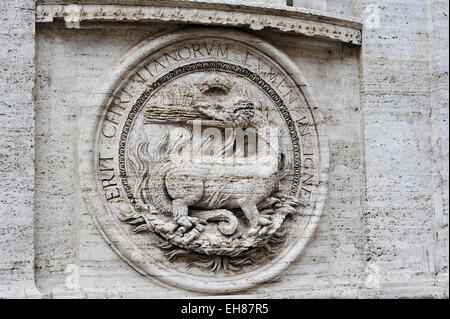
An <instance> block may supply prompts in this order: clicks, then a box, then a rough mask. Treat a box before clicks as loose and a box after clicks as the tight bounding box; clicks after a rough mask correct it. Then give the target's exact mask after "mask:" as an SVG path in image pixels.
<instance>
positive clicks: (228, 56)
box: [80, 28, 328, 293]
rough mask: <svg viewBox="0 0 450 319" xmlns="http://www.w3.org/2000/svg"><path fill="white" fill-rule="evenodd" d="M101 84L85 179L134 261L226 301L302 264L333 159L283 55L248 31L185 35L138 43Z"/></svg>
mask: <svg viewBox="0 0 450 319" xmlns="http://www.w3.org/2000/svg"><path fill="white" fill-rule="evenodd" d="M102 84H103V87H102V88H101V89H99V90H98V92H95V93H96V94H94V98H93V105H94V108H92V107H91V108H89V111H86V112H85V113H86V116H85V119H86V125H87V127H91V130H86V131H85V132H84V134H83V136H82V140H81V143H82V145H83V149H82V151H81V154H80V158H81V164H80V169H81V175H80V176H81V182H82V188H83V192H84V194H85V198H86V203H87V205H88V209H89V211H90V213H91V214H92V216H93V218H94V220H95V221H96V224H97V226H98V227H99V229H100V231H101V232H102V234H103V235H104V237H105V239H106V240H107V241H108V242H110V243H111V244H112V247H113V249H114V250H115V251H116V252H117V253H118V254H119V255H120V256H121V257H122V258H123V259H124V260H125V261H127V262H128V263H129V264H130V265H131V266H132V267H133V268H135V269H136V270H138V271H139V272H140V273H142V274H143V275H146V276H151V277H152V278H157V279H158V280H161V281H163V282H166V283H168V284H171V285H174V286H177V287H181V288H185V289H189V290H195V291H202V292H213V293H226V292H232V291H237V290H242V289H246V288H249V287H252V286H254V285H256V284H259V283H262V282H265V281H267V280H270V279H272V278H273V277H274V276H276V275H278V274H279V273H280V272H281V271H283V270H284V269H285V268H287V267H288V265H289V264H290V263H291V262H292V261H294V260H295V258H296V257H297V256H298V255H299V254H300V252H301V251H302V249H303V247H304V246H305V244H306V243H307V241H308V239H309V238H310V237H311V235H312V233H313V231H314V229H315V228H316V226H317V223H318V219H319V216H320V214H321V211H322V208H323V203H324V200H325V196H326V179H327V169H328V164H327V161H328V153H327V147H326V143H327V142H326V138H324V137H323V136H322V135H321V134H320V133H319V132H320V130H319V128H318V124H317V123H318V119H317V117H318V114H316V113H315V111H314V109H315V107H314V103H313V101H312V99H311V95H310V94H309V93H308V90H307V89H306V84H305V81H304V79H303V78H302V76H301V72H300V70H299V69H298V67H297V66H296V65H295V64H294V63H293V62H292V61H290V60H289V58H288V57H287V56H286V55H285V54H284V53H282V52H281V51H280V50H278V49H276V48H275V47H273V46H272V45H270V44H269V43H267V42H265V41H263V40H261V39H259V38H256V37H254V36H251V35H248V34H245V33H241V32H236V31H225V30H222V29H198V28H194V29H186V30H182V31H179V32H176V33H171V34H166V35H161V36H160V37H157V38H154V37H152V38H151V39H149V40H146V41H144V42H142V43H140V44H139V45H137V46H136V47H135V48H134V49H132V50H130V51H129V52H128V53H127V54H126V55H125V56H124V57H123V59H122V60H121V62H120V63H119V64H118V65H117V66H116V67H115V68H114V71H113V72H111V73H110V74H108V75H107V76H105V79H104V80H103V83H102ZM105 93H106V94H105ZM89 112H98V113H97V116H92V114H90V113H89Z"/></svg>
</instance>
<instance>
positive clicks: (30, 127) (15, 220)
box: [0, 0, 39, 298]
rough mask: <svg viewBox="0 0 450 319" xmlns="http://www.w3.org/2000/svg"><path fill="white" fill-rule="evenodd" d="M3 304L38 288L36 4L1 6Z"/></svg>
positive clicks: (0, 245)
mask: <svg viewBox="0 0 450 319" xmlns="http://www.w3.org/2000/svg"><path fill="white" fill-rule="evenodd" d="M0 14H1V16H2V18H1V24H0V47H1V49H0V64H1V66H2V71H1V80H0V81H1V85H0V125H1V127H2V130H1V133H0V167H1V168H0V172H1V179H0V193H1V200H0V237H1V240H0V298H1V297H14V296H31V295H32V296H38V295H39V292H38V291H37V290H36V289H35V285H34V227H33V222H34V220H33V210H34V146H35V143H34V136H35V135H34V127H35V126H34V106H35V105H34V99H33V88H34V67H35V64H34V43H35V37H34V35H35V33H34V30H35V23H34V16H35V12H34V1H32V0H24V1H14V2H2V3H1V4H0Z"/></svg>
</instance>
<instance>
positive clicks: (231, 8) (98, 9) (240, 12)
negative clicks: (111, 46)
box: [36, 0, 362, 45]
mask: <svg viewBox="0 0 450 319" xmlns="http://www.w3.org/2000/svg"><path fill="white" fill-rule="evenodd" d="M114 2H116V3H117V2H118V1H109V2H108V3H114ZM129 2H133V1H129ZM41 3H42V0H41ZM134 3H136V5H120V4H119V5H118V4H103V5H98V4H80V5H73V4H67V5H66V4H48V3H47V4H37V5H36V22H52V21H54V19H64V20H65V21H66V23H67V24H72V25H73V24H75V25H76V24H77V23H79V22H80V21H124V22H172V23H193V24H203V25H219V26H234V27H246V28H249V29H252V30H262V29H267V30H274V31H280V32H288V33H295V34H300V35H304V36H309V37H316V38H323V39H328V40H334V41H341V42H346V43H352V44H356V45H361V30H362V23H361V21H360V20H359V19H357V18H354V17H347V16H339V15H330V14H325V13H322V12H319V11H316V10H308V9H301V8H292V7H287V6H268V7H264V8H263V7H260V6H257V5H240V4H236V2H235V1H230V2H229V3H227V4H223V3H211V2H210V1H209V2H203V1H200V2H197V1H196V2H187V1H171V2H170V3H169V2H165V1H161V2H159V1H158V2H156V3H149V2H145V5H138V4H139V3H140V2H139V1H134ZM141 3H142V1H141ZM233 3H235V4H233Z"/></svg>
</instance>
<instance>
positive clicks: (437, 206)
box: [0, 0, 449, 298]
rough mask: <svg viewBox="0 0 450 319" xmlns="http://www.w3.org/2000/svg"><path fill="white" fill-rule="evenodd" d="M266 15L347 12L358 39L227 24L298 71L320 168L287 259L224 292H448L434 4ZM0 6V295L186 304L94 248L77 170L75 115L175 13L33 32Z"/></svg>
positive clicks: (301, 8) (440, 10) (441, 83)
mask: <svg viewBox="0 0 450 319" xmlns="http://www.w3.org/2000/svg"><path fill="white" fill-rule="evenodd" d="M37 2H38V5H39V4H52V3H54V1H51V0H40V1H37ZM69 2H70V3H73V2H74V1H67V2H64V1H58V3H69ZM142 2H143V1H142V0H136V1H134V0H122V1H110V0H105V1H78V3H89V4H93V3H96V4H111V3H116V4H136V3H138V4H142ZM151 2H152V3H153V4H154V3H155V1H151ZM184 2H185V3H187V2H190V1H184ZM192 2H196V3H197V4H198V3H200V5H208V6H211V3H213V4H214V3H219V2H220V3H221V4H222V5H223V4H226V5H228V6H231V8H232V10H237V9H238V8H240V9H241V10H249V9H248V6H250V7H252V8H258V6H262V7H266V8H265V9H263V10H261V11H258V12H264V13H265V14H268V15H269V14H270V15H274V16H275V15H277V14H279V13H278V11H264V10H268V9H267V5H265V2H264V1H257V0H255V1H247V2H245V8H244V7H239V5H240V4H242V2H241V1H192ZM159 3H161V5H166V4H167V1H160V2H159ZM233 6H237V7H233ZM218 7H219V6H218ZM280 8H281V9H283V8H286V9H287V10H291V11H289V12H291V13H290V14H291V16H290V17H292V16H295V17H296V18H298V19H304V15H303V14H308V15H309V14H310V13H312V14H313V16H314V15H315V16H320V18H318V19H319V20H316V21H320V22H323V21H326V23H329V21H333V22H332V23H331V24H333V25H335V23H338V22H336V21H338V20H333V19H337V18H339V19H341V18H342V17H344V18H342V19H343V20H342V21H344V22H342V23H343V24H345V27H346V28H348V29H347V30H350V29H351V30H357V27H355V26H357V25H358V19H359V17H360V18H361V21H362V22H363V28H362V41H361V43H362V44H361V46H360V45H359V44H358V41H356V43H355V41H353V43H354V44H350V43H347V42H351V41H347V40H346V39H345V38H343V37H340V38H335V39H333V38H332V37H327V36H323V35H321V34H319V31H318V30H314V32H315V33H303V32H304V30H302V31H301V32H297V31H295V30H294V29H293V28H291V27H290V26H283V27H279V28H278V29H277V27H275V26H274V27H272V28H270V29H262V30H261V29H258V28H257V27H252V26H251V25H250V26H249V25H247V24H246V25H238V27H239V28H240V29H242V30H244V31H245V32H248V33H250V34H252V35H254V36H257V37H259V38H261V39H264V40H265V41H268V42H269V43H272V44H273V45H274V46H276V47H278V48H279V49H281V50H282V51H284V52H285V53H286V54H287V55H288V57H289V58H290V59H291V60H292V61H293V62H294V63H295V64H296V65H297V66H298V67H300V68H301V70H302V73H303V74H302V75H303V76H304V78H305V79H306V80H307V83H308V86H309V89H310V90H311V92H313V95H314V98H315V102H316V105H317V106H318V111H319V112H320V113H321V114H322V117H323V118H322V119H321V121H320V124H321V125H322V127H323V128H324V130H325V133H326V135H327V136H328V140H329V154H330V162H329V177H328V181H329V182H328V184H329V185H328V197H327V201H326V204H325V207H324V210H323V215H322V217H321V219H320V221H319V225H318V228H317V230H316V231H315V233H314V235H313V236H312V238H311V240H310V241H309V244H308V245H307V246H306V248H305V249H304V250H303V252H302V254H301V255H300V256H299V257H298V258H297V259H296V260H295V261H294V262H293V263H292V264H291V265H290V266H289V268H287V270H286V271H284V272H283V273H281V275H280V276H277V277H276V278H275V279H273V280H271V281H270V282H268V283H264V284H261V285H258V286H256V287H254V288H251V289H248V290H245V291H241V292H238V293H235V294H234V295H236V296H245V297H258V298H260V297H271V298H286V297H294V298H336V297H350V298H358V297H359V298H389V297H395V298H400V297H416V298H417V297H419V298H421V297H435V298H443V297H444V298H448V207H449V204H448V136H447V132H448V1H438V0H429V1H419V0H417V1H413V2H411V1H406V0H405V1H390V0H383V1H378V2H377V3H376V5H375V4H374V3H372V2H370V1H364V0H360V1H303V0H302V1H300V0H299V1H297V0H294V1H293V7H292V8H289V7H285V1H275V2H273V3H272V4H271V10H272V9H273V10H280ZM228 9H229V8H226V10H228ZM224 10H225V9H224ZM251 10H254V9H251ZM296 10H297V11H296ZM308 10H309V11H308ZM0 12H1V13H3V14H2V16H3V17H4V18H2V24H1V36H0V39H1V40H0V41H1V44H2V45H1V48H2V49H1V54H0V57H1V61H2V66H3V72H2V75H1V76H2V86H1V94H0V96H1V98H0V101H1V104H0V105H1V106H0V107H1V114H0V121H1V124H2V128H3V130H2V134H1V138H0V143H1V151H0V152H1V153H0V159H1V164H2V165H1V166H2V172H1V184H0V189H1V193H2V195H3V196H2V200H1V204H0V230H1V238H2V239H1V241H0V297H53V298H58V297H59V298H60V297H75V298H84V297H88V298H103V297H111V298H121V297H130V298H133V297H147V298H158V297H185V296H198V295H202V294H199V293H196V292H189V291H186V290H183V289H175V288H173V287H171V286H168V285H165V284H161V283H159V282H157V281H155V280H153V279H151V278H145V277H144V276H142V275H141V274H139V273H138V272H137V271H135V270H134V269H133V268H131V267H130V266H129V265H128V264H127V263H125V262H124V261H123V260H122V258H120V257H119V255H118V254H116V252H114V251H113V250H112V249H111V248H110V246H109V244H108V243H107V242H106V241H105V240H104V238H103V237H102V235H101V234H100V232H99V231H98V229H97V227H96V225H95V223H94V222H93V219H92V216H91V215H90V214H89V212H88V208H87V206H86V203H85V201H84V198H83V194H82V189H81V186H80V171H79V169H80V168H79V167H80V161H82V160H83V159H82V158H80V149H81V148H82V145H80V136H81V135H82V134H83V132H84V131H85V130H86V128H85V126H84V125H85V118H84V116H85V115H83V114H84V111H83V110H86V109H89V108H90V107H91V104H90V98H91V94H92V92H95V91H96V90H98V88H99V87H100V85H101V77H102V76H103V75H104V74H105V73H107V72H108V71H110V70H111V68H112V67H113V65H114V64H115V63H116V62H117V61H119V60H120V59H121V57H122V56H124V55H125V54H126V53H127V52H128V51H129V50H130V49H131V48H133V47H134V46H136V45H137V44H138V43H140V42H141V41H143V40H145V39H147V38H149V37H150V38H157V37H158V34H160V33H161V32H174V31H176V30H180V29H183V28H185V27H187V26H189V24H188V23H187V22H186V21H185V18H183V19H179V20H178V21H175V20H174V21H171V23H165V22H161V21H159V22H158V21H145V22H139V21H132V22H131V21H128V22H127V21H110V22H106V21H98V20H92V21H81V23H80V28H68V27H67V25H66V24H65V22H64V21H63V20H62V19H56V18H55V19H54V21H53V22H40V23H37V24H36V23H35V4H34V1H29V0H16V1H14V2H13V3H11V2H9V3H8V4H6V3H2V4H1V5H0ZM292 12H294V13H292ZM296 12H297V13H296ZM305 12H306V13H305ZM345 17H347V18H345ZM353 17H356V18H353ZM330 19H331V20H330ZM346 19H347V20H346ZM182 20H183V21H182ZM40 21H43V20H40ZM301 21H302V22H301V23H304V21H306V20H301ZM339 21H341V20H339ZM301 23H300V24H301ZM339 23H341V22H339ZM205 24H207V23H205ZM206 27H212V26H210V25H209V24H208V25H207V26H206ZM222 27H224V28H229V27H234V26H233V23H229V24H228V25H222ZM352 28H353V29H352ZM288 29H289V30H288ZM308 32H309V31H308ZM355 32H356V31H355Z"/></svg>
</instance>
